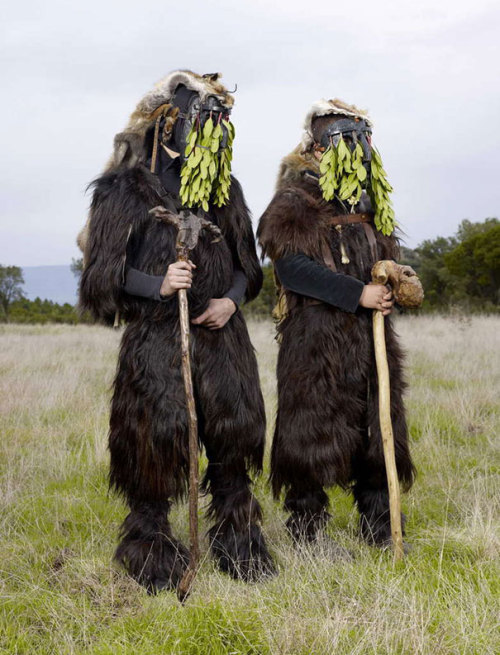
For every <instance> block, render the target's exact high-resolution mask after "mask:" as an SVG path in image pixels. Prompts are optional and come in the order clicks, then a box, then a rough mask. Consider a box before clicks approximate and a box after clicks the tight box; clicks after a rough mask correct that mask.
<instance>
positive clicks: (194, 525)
mask: <svg viewBox="0 0 500 655" xmlns="http://www.w3.org/2000/svg"><path fill="white" fill-rule="evenodd" d="M150 214H152V215H153V216H154V217H155V218H157V219H158V220H160V221H163V222H164V223H167V224H170V225H175V227H176V228H177V230H178V232H177V241H176V250H177V261H187V260H188V259H189V252H190V251H191V250H194V248H195V247H196V244H197V243H198V238H199V236H200V233H201V231H202V230H208V231H209V232H211V233H212V235H213V237H214V238H213V239H212V243H216V242H217V241H220V240H221V238H222V234H221V231H220V230H219V228H218V227H217V226H216V225H214V224H213V223H211V222H210V221H207V220H206V219H204V218H201V217H200V216H197V215H196V214H193V213H192V212H191V211H190V210H188V209H183V210H181V212H180V213H179V214H173V213H172V212H170V211H168V209H166V208H165V207H162V206H158V207H154V208H153V209H151V210H150ZM177 295H178V298H179V320H180V327H181V356H182V379H183V381H184V390H185V392H186V407H187V412H188V431H189V541H190V544H189V546H190V551H189V564H188V567H187V569H186V572H185V573H184V575H183V577H182V580H181V581H180V583H179V586H178V588H177V597H178V599H179V600H180V601H181V603H182V602H184V601H185V600H186V598H187V597H188V595H189V593H190V591H191V587H192V585H193V581H194V578H195V575H196V569H197V567H198V563H199V560H200V546H199V543H198V420H197V418H196V408H195V404H194V394H193V378H192V375H191V360H190V357H189V333H190V330H189V311H188V301H187V292H186V289H179V291H178V292H177Z"/></svg>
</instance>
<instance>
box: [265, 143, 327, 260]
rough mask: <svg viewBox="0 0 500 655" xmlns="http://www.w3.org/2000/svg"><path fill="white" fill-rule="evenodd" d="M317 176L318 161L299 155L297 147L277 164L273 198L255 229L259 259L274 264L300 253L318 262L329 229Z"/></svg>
mask: <svg viewBox="0 0 500 655" xmlns="http://www.w3.org/2000/svg"><path fill="white" fill-rule="evenodd" d="M318 173H319V162H318V161H317V160H316V159H315V158H314V156H313V155H312V154H310V153H301V152H300V146H299V147H297V148H296V149H295V150H294V151H293V152H292V153H291V154H289V155H287V156H286V157H285V158H284V159H283V161H282V162H281V165H280V170H279V173H278V179H277V183H276V192H275V195H274V197H273V199H272V200H271V202H270V204H269V206H268V207H267V209H266V210H265V212H264V214H263V215H262V217H261V219H260V222H259V228H258V230H257V237H258V240H259V244H260V246H261V248H262V254H263V256H267V257H269V258H270V259H271V260H272V261H275V260H276V259H279V258H280V257H284V256H286V255H289V254H294V253H297V252H303V253H304V254H306V255H309V256H310V257H313V258H319V259H321V244H322V243H323V241H324V240H325V239H326V238H327V236H328V231H329V226H328V223H327V220H326V213H327V212H328V207H327V206H326V203H325V201H324V200H323V198H322V196H321V190H320V188H319V185H318V180H317V177H315V175H317V174H318ZM330 213H331V207H330Z"/></svg>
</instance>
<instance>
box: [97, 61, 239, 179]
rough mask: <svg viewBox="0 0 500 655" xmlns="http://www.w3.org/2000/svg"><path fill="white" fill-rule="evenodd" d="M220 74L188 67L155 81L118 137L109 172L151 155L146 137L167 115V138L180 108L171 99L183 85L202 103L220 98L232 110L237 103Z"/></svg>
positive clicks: (165, 134)
mask: <svg viewBox="0 0 500 655" xmlns="http://www.w3.org/2000/svg"><path fill="white" fill-rule="evenodd" d="M220 77H221V74H220V73H211V74H206V75H198V74H197V73H193V72H192V71H189V70H177V71H173V72H172V73H170V74H169V75H167V76H166V77H164V78H163V79H161V80H160V81H159V82H157V83H156V84H155V86H154V87H153V89H152V90H151V91H149V92H148V93H146V95H144V96H143V98H142V99H141V100H140V101H139V103H138V104H137V107H136V108H135V110H134V111H133V113H132V114H131V116H130V118H129V120H128V123H127V125H126V127H125V129H124V130H123V131H122V132H120V133H119V134H117V135H116V136H115V140H114V150H113V155H112V156H111V158H110V160H109V161H108V163H107V165H106V169H105V170H106V171H107V170H110V169H112V168H116V167H118V166H123V165H125V166H128V167H133V166H135V165H136V164H137V163H138V162H139V161H144V159H145V158H146V157H147V156H148V154H150V153H148V152H147V150H146V143H145V141H146V136H147V134H148V133H149V132H150V130H151V128H153V127H154V125H155V123H156V120H157V118H158V117H159V116H162V115H163V116H164V117H165V124H164V127H163V135H162V140H163V141H164V142H167V141H168V138H169V136H170V134H171V133H172V129H173V126H174V124H175V122H176V120H177V118H178V113H179V110H178V108H177V107H174V106H173V105H172V104H171V102H172V99H173V97H174V94H175V91H176V89H177V88H178V87H179V86H180V85H183V86H185V87H186V88H187V89H189V90H191V91H195V92H196V93H198V94H199V96H200V100H201V102H205V101H206V100H207V98H208V97H209V96H214V97H215V98H217V99H218V101H219V102H220V104H221V105H222V106H223V107H226V108H227V109H228V110H230V109H231V108H232V106H233V104H234V98H233V96H232V95H231V93H230V92H229V91H228V90H227V89H226V87H225V86H223V85H222V84H221V83H220V82H219V78H220Z"/></svg>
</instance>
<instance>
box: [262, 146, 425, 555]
mask: <svg viewBox="0 0 500 655" xmlns="http://www.w3.org/2000/svg"><path fill="white" fill-rule="evenodd" d="M318 172H319V169H318V162H317V160H316V159H315V158H314V157H313V156H312V155H311V154H307V153H306V154H300V149H297V151H295V152H294V153H292V154H291V155H289V156H288V157H286V158H285V159H284V160H283V162H282V165H281V170H280V175H279V179H278V186H277V191H276V194H275V196H274V198H273V199H272V201H271V203H270V205H269V206H268V208H267V209H266V211H265V213H264V214H263V216H262V218H261V220H260V224H259V228H258V238H259V242H260V245H261V247H262V251H263V255H266V256H268V257H270V259H271V260H272V261H276V260H277V259H279V258H282V257H285V256H287V255H292V254H297V253H304V254H306V255H308V256H309V257H311V258H312V259H315V260H316V261H317V262H319V263H321V264H324V261H325V260H324V255H323V252H324V251H323V250H322V246H323V244H327V247H328V248H329V249H330V250H331V253H332V256H333V259H334V262H335V264H336V269H337V271H338V272H339V273H345V274H347V275H351V276H354V277H356V278H357V279H359V280H361V281H363V282H365V283H368V282H369V281H370V279H371V275H370V271H371V267H372V265H373V263H374V262H373V256H372V252H371V250H370V246H369V243H368V240H367V238H366V235H365V232H364V229H363V226H362V225H361V224H351V225H346V226H343V227H342V230H341V232H339V230H337V229H335V227H332V226H331V225H329V218H331V217H332V216H334V215H339V214H345V213H346V211H345V209H344V208H342V207H340V206H339V205H337V204H336V202H328V203H327V202H325V201H324V200H323V198H322V195H321V189H320V187H319V184H318ZM374 231H375V235H376V240H377V258H378V259H393V258H396V257H397V254H398V242H397V239H396V238H395V237H394V236H391V237H386V236H383V235H382V234H381V233H380V232H378V231H376V230H374ZM341 240H342V241H343V245H344V248H345V252H346V253H347V255H348V258H349V260H350V261H349V263H347V264H343V263H342V257H341V246H340V244H341ZM285 294H286V299H287V305H288V316H287V317H286V318H285V320H284V321H283V322H282V323H281V324H280V326H279V333H280V339H281V344H280V350H279V358H278V368H277V377H278V413H277V418H276V426H275V432H274V441H273V446H272V459H271V482H272V488H273V491H274V494H275V496H276V497H279V495H280V492H281V490H282V489H284V490H285V492H286V496H285V509H286V510H288V512H290V517H289V519H288V523H287V525H288V528H289V530H290V532H291V533H292V535H293V536H294V537H295V538H297V539H305V540H309V541H313V540H315V539H316V537H317V536H318V534H319V532H320V530H321V528H322V527H323V526H324V525H325V523H326V521H327V519H328V517H329V514H328V513H327V507H328V497H327V494H326V492H325V488H327V487H330V486H332V485H340V486H341V487H342V488H344V489H347V488H352V491H353V493H354V498H355V501H356V503H357V506H358V509H359V512H360V516H361V532H362V535H363V536H364V537H365V539H367V540H368V541H369V542H371V543H375V544H384V543H386V542H388V540H389V539H390V534H391V533H390V518H389V511H388V490H387V481H386V473H385V465H384V458H383V450H382V441H381V434H380V427H379V420H378V397H377V374H376V367H375V361H374V351H373V333H372V311H371V310H367V309H363V308H362V307H359V308H358V309H357V310H356V312H355V313H348V312H345V311H342V310H340V309H337V308H336V307H333V306H331V305H327V304H325V303H311V302H310V300H309V299H308V298H306V297H304V296H300V295H298V294H295V293H293V292H291V291H285ZM386 340H387V355H388V362H389V369H390V376H391V413H392V421H393V429H394V437H395V447H396V460H397V468H398V474H399V478H400V480H401V482H402V483H403V486H404V487H405V488H408V487H409V486H410V485H411V483H412V480H413V475H414V470H413V465H412V461H411V458H410V453H409V450H408V441H407V429H406V422H405V413H404V405H403V400H402V394H403V391H404V389H405V383H404V380H403V373H402V353H401V349H400V347H399V345H398V342H397V337H396V335H395V333H394V329H393V326H392V323H391V320H390V317H386Z"/></svg>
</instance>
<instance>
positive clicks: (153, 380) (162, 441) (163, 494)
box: [80, 163, 272, 591]
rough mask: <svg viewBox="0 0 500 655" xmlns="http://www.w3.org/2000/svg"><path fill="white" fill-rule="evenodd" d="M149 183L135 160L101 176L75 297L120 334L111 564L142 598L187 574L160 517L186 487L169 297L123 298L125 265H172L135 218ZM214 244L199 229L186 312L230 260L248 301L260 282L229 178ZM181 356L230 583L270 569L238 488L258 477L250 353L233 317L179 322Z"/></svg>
mask: <svg viewBox="0 0 500 655" xmlns="http://www.w3.org/2000/svg"><path fill="white" fill-rule="evenodd" d="M164 199H165V192H164V190H163V188H162V187H161V185H160V183H159V179H158V178H157V177H156V176H155V175H153V174H152V173H150V171H149V170H148V168H147V167H146V166H144V165H143V164H141V163H138V164H137V165H135V166H132V167H130V166H123V167H119V168H117V169H111V170H109V171H108V172H107V173H105V174H104V175H103V176H101V177H100V178H99V179H98V180H97V181H96V182H95V184H94V196H93V200H92V205H91V211H90V221H89V226H88V241H87V244H86V251H85V259H86V265H85V268H84V271H83V275H82V279H81V286H80V299H81V304H82V306H83V307H84V308H86V309H88V310H90V311H91V312H92V314H93V315H94V316H95V317H96V318H97V319H100V320H101V321H104V322H106V323H108V324H109V323H111V322H112V321H113V317H114V314H115V310H116V309H118V310H119V312H120V316H121V318H123V319H124V320H125V321H126V323H127V327H126V328H125V331H124V334H123V338H122V342H121V347H120V355H119V362H118V367H117V372H116V377H115V382H114V392H113V399H112V406H111V419H110V435H109V448H110V453H111V469H110V481H111V485H112V487H114V488H115V489H116V490H117V491H118V492H120V493H121V494H122V495H123V496H124V497H125V499H126V500H127V502H128V505H129V507H130V513H129V515H128V516H127V518H126V519H125V521H124V523H123V526H122V534H121V537H122V539H121V543H120V545H119V546H118V549H117V552H116V558H117V560H119V561H120V562H122V563H123V564H124V565H125V567H126V569H127V570H128V572H129V573H130V574H131V575H132V577H134V578H135V579H136V580H137V581H138V582H140V583H141V584H143V585H144V586H146V587H147V588H148V589H150V590H152V591H156V590H158V589H162V588H172V587H175V586H176V585H177V584H178V582H179V580H180V578H181V576H182V573H183V571H184V569H185V567H186V564H187V551H186V549H185V547H184V546H183V545H182V544H181V543H180V542H179V541H178V540H177V539H176V538H175V537H174V536H173V535H172V532H171V527H170V524H169V521H168V512H169V509H170V507H171V504H172V502H174V501H175V500H176V499H178V498H179V497H181V496H182V495H183V494H184V492H185V490H186V480H187V471H188V446H187V444H188V439H187V413H186V401H185V395H184V387H183V383H182V377H181V366H180V352H181V348H180V331H179V320H178V303H177V296H176V295H174V296H173V297H172V298H170V299H167V300H166V301H163V302H158V301H153V300H147V299H145V298H139V297H135V296H130V295H127V294H126V293H125V291H124V288H123V282H124V272H125V267H126V266H127V265H132V266H134V267H135V268H137V269H139V270H141V271H143V272H144V273H148V274H150V275H164V274H165V272H166V270H167V268H168V266H169V264H171V263H172V262H174V261H175V260H176V251H175V242H176V230H175V228H174V227H173V226H170V225H166V224H165V223H161V222H159V221H157V220H155V219H154V218H153V217H152V216H151V215H150V214H149V213H148V211H149V210H150V209H151V208H153V207H155V206H157V205H160V204H162V203H163V200H164ZM210 216H211V217H212V218H213V219H214V221H215V222H216V223H217V224H218V226H219V227H220V229H221V231H222V234H223V239H222V241H221V242H219V243H211V235H209V234H204V233H202V234H201V236H200V240H199V243H198V245H197V247H196V248H195V249H194V250H193V252H192V254H191V259H192V261H193V262H194V263H195V264H196V266H197V268H196V272H195V274H194V279H193V284H192V288H191V289H190V290H189V291H188V302H189V308H190V315H191V316H192V317H196V316H199V315H200V314H201V313H202V312H203V311H204V310H205V309H206V307H207V305H208V302H209V300H210V299H211V298H218V297H222V296H223V295H224V293H225V292H226V291H227V290H228V289H229V288H230V286H231V283H232V279H233V261H235V260H236V261H237V262H238V264H239V266H240V267H241V269H242V270H243V271H244V273H245V275H246V277H247V298H248V299H251V298H253V297H255V296H256V295H257V294H258V292H259V290H260V288H261V285H262V271H261V269H260V266H259V263H258V260H257V255H256V250H255V241H254V235H253V232H252V226H251V221H250V217H249V213H248V209H247V207H246V205H245V201H244V198H243V194H242V191H241V187H240V185H239V183H238V182H237V180H235V179H233V180H232V185H231V192H230V201H229V203H228V204H227V205H226V206H225V207H222V208H220V209H218V208H215V207H211V208H210V213H209V217H210ZM191 356H192V367H193V376H194V387H195V394H196V406H197V413H198V420H199V438H200V441H201V443H202V444H204V446H205V448H206V453H207V456H208V460H209V464H208V468H207V471H206V474H205V478H204V482H203V486H204V489H205V490H206V491H207V492H210V494H211V496H212V499H211V503H210V507H209V514H210V516H211V517H212V518H213V521H214V525H213V527H212V528H211V530H210V534H209V536H210V543H211V549H212V552H213V555H214V556H215V559H216V561H217V562H218V564H219V566H220V568H221V569H222V570H223V571H226V572H228V573H230V574H231V575H233V576H234V577H241V578H243V579H253V578H254V577H258V576H259V575H260V574H262V573H264V572H269V571H270V570H272V563H271V559H270V556H269V554H268V552H267V549H266V545H265V543H264V539H263V537H262V533H261V530H260V527H259V522H260V519H261V510H260V507H259V504H258V502H257V500H256V499H255V498H254V496H253V495H252V493H251V491H250V479H249V476H248V473H249V471H250V470H254V471H259V470H260V468H261V466H262V457H263V450H264V439H265V415H264V404H263V398H262V394H261V392H260V387H259V382H258V371H257V363H256V358H255V354H254V352H253V348H252V345H251V343H250V339H249V336H248V332H247V328H246V325H245V321H244V319H243V316H242V314H241V312H239V311H238V312H236V313H235V314H234V315H233V316H232V317H231V319H230V320H229V321H228V323H227V324H226V325H225V326H224V328H222V329H219V330H209V329H207V328H205V327H203V326H197V325H192V326H191Z"/></svg>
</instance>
